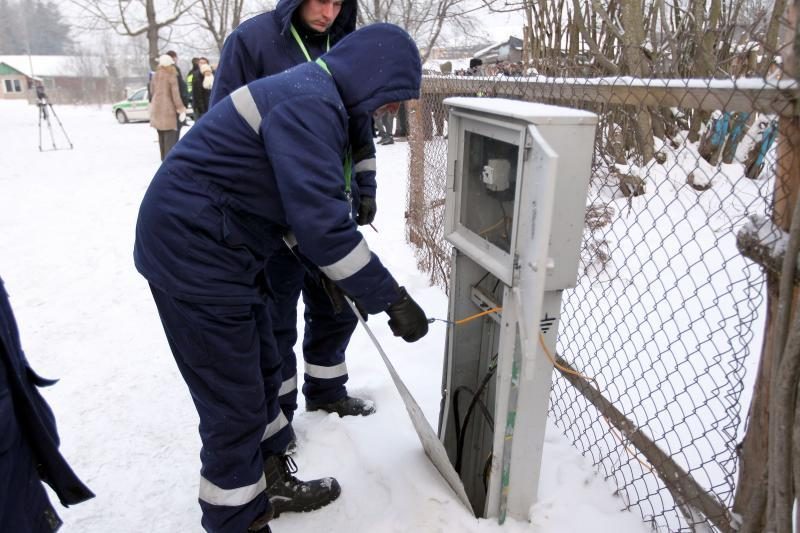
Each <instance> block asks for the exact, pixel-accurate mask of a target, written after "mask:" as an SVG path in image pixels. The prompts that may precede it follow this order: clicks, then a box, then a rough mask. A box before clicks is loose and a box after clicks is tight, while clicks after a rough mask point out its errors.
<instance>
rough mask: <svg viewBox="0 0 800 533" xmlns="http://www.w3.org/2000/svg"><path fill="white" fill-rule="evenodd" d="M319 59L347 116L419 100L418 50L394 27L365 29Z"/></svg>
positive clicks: (420, 73) (391, 25) (420, 75)
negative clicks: (393, 103)
mask: <svg viewBox="0 0 800 533" xmlns="http://www.w3.org/2000/svg"><path fill="white" fill-rule="evenodd" d="M321 59H322V60H323V61H324V62H325V64H326V65H327V66H328V69H329V70H330V72H331V75H332V76H333V81H334V82H335V83H336V87H337V89H338V90H339V94H340V95H341V97H342V102H344V105H345V108H346V109H347V112H348V114H349V115H350V116H358V115H362V114H365V113H369V114H371V113H373V112H374V111H375V110H376V109H378V108H379V107H381V106H382V105H384V104H388V103H390V102H401V101H404V100H414V99H417V98H419V88H420V83H421V81H422V64H421V62H420V57H419V50H418V49H417V45H416V43H415V42H414V41H413V40H412V39H411V37H410V36H409V35H408V33H406V32H405V31H404V30H403V29H401V28H400V27H399V26H395V25H394V24H386V23H380V24H371V25H369V26H365V27H363V28H361V29H359V30H357V31H355V32H353V33H351V34H350V35H348V36H346V37H345V38H344V39H342V40H341V41H339V42H338V43H337V44H336V45H335V46H334V47H333V48H331V50H330V51H329V52H328V53H326V54H324V55H323V56H322V58H321Z"/></svg>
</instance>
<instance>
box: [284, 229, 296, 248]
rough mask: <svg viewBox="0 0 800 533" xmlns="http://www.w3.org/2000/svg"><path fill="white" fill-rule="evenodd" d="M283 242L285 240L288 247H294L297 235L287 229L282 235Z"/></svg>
mask: <svg viewBox="0 0 800 533" xmlns="http://www.w3.org/2000/svg"><path fill="white" fill-rule="evenodd" d="M283 242H285V243H286V246H288V247H289V248H294V247H295V246H297V237H295V236H294V233H292V232H291V231H287V232H286V233H285V234H284V235H283Z"/></svg>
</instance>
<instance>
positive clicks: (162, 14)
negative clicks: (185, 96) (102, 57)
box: [69, 0, 199, 69]
mask: <svg viewBox="0 0 800 533" xmlns="http://www.w3.org/2000/svg"><path fill="white" fill-rule="evenodd" d="M198 1H199V0H69V2H70V3H71V4H73V5H75V6H77V7H79V8H80V9H81V10H82V12H83V18H84V20H85V21H86V25H85V27H86V28H88V29H111V30H114V31H115V32H116V33H117V34H119V35H124V36H128V37H138V36H141V35H144V36H146V38H147V52H148V58H149V60H150V68H152V69H155V67H156V60H157V57H158V55H159V51H160V46H159V45H160V40H161V39H160V35H159V32H160V31H161V30H162V29H164V28H169V27H170V26H172V25H173V24H175V23H176V22H177V21H178V20H179V19H180V18H181V17H183V16H184V15H185V14H186V13H187V12H188V11H189V10H190V9H192V8H193V7H194V6H195V5H196V4H197V3H198Z"/></svg>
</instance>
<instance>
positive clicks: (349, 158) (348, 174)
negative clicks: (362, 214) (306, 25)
mask: <svg viewBox="0 0 800 533" xmlns="http://www.w3.org/2000/svg"><path fill="white" fill-rule="evenodd" d="M289 30H290V31H291V32H292V37H294V40H295V41H297V45H298V46H299V47H300V50H302V51H303V55H304V56H306V59H307V60H308V61H311V60H312V59H311V55H309V53H308V50H306V46H305V45H304V44H303V39H301V38H300V34H299V33H297V30H296V29H295V27H294V24H290V25H289ZM330 49H331V36H330V35H328V50H330ZM314 62H315V63H316V64H317V65H319V66H320V67H322V70H324V71H325V72H327V73H328V75H329V76H331V77H332V76H333V75H332V74H331V71H330V69H329V68H328V65H326V64H325V61H323V60H322V58H321V57H318V58H317V60H316V61H314ZM352 181H353V150H352V149H351V148H349V147H348V149H347V154H346V155H345V156H344V192H345V194H347V198H348V199H349V198H350V196H351V191H352V188H351V186H350V184H351V183H352Z"/></svg>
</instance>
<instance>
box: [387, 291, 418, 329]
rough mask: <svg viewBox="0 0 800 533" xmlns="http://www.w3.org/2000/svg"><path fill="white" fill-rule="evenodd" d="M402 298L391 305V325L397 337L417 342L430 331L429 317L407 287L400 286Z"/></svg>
mask: <svg viewBox="0 0 800 533" xmlns="http://www.w3.org/2000/svg"><path fill="white" fill-rule="evenodd" d="M399 292H400V299H399V300H397V301H396V302H395V303H393V304H392V305H390V306H389V309H387V310H386V314H387V315H389V327H390V328H391V330H392V333H394V336H395V337H403V340H404V341H406V342H415V341H418V340H419V339H421V338H422V337H424V336H425V334H426V333H428V319H427V318H426V317H425V311H423V310H422V308H421V307H420V306H419V305H418V304H417V302H415V301H414V300H412V299H411V296H409V295H408V293H407V292H406V289H405V287H400V289H399Z"/></svg>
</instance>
